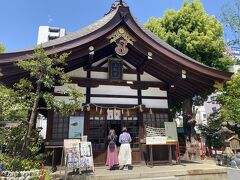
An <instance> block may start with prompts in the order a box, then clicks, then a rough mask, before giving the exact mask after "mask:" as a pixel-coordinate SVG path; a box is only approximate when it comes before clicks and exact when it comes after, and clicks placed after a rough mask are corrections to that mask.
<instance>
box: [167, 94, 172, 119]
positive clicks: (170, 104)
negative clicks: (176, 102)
mask: <svg viewBox="0 0 240 180" xmlns="http://www.w3.org/2000/svg"><path fill="white" fill-rule="evenodd" d="M167 99H168V119H170V120H171V121H173V115H172V98H171V97H170V93H169V90H167Z"/></svg>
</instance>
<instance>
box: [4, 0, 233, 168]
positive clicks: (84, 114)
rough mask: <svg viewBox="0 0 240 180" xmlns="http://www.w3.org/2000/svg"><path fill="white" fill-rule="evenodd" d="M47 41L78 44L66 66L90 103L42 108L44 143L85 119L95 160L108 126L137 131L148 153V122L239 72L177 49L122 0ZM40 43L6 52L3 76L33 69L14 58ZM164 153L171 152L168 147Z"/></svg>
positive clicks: (138, 145) (136, 142)
mask: <svg viewBox="0 0 240 180" xmlns="http://www.w3.org/2000/svg"><path fill="white" fill-rule="evenodd" d="M42 46H43V48H44V49H45V50H46V52H47V53H48V54H49V55H51V54H61V53H63V52H71V54H70V55H69V57H68V58H67V59H66V63H67V65H66V67H65V72H66V73H67V74H68V75H69V76H70V78H71V80H72V83H73V84H74V85H75V86H79V87H81V88H82V91H83V92H85V98H84V101H83V105H84V108H83V109H82V110H79V111H78V112H75V113H74V114H73V115H71V116H70V117H60V116H59V115H58V114H57V113H55V112H53V111H52V110H45V112H42V113H43V114H45V115H47V137H46V143H45V144H46V145H47V146H56V147H60V148H61V147H62V145H63V139H68V138H73V137H74V135H76V134H74V132H72V130H73V129H74V127H71V128H70V126H74V123H73V124H72V123H71V121H73V122H74V120H76V119H79V120H80V121H79V122H81V125H82V128H81V130H80V131H79V132H80V135H87V136H88V140H89V141H91V142H92V147H93V154H94V163H96V164H97V163H98V164H104V163H105V159H106V148H107V134H108V131H109V129H111V128H113V129H115V131H116V133H117V135H119V134H120V132H121V128H122V127H123V126H126V127H127V128H128V131H129V132H130V134H131V136H132V139H133V141H132V144H131V147H132V157H133V162H141V161H144V159H145V156H144V155H143V151H144V150H143V149H144V148H143V145H142V142H144V138H145V130H144V127H145V126H146V125H148V126H151V127H159V128H161V127H163V126H164V122H166V121H172V119H171V113H170V112H171V111H170V109H171V107H173V106H174V105H176V104H178V103H181V102H182V101H183V100H185V99H186V98H191V97H193V96H194V95H198V94H201V93H203V92H206V91H208V90H211V89H213V88H214V87H215V86H217V85H219V84H221V83H223V82H224V81H226V80H228V79H229V78H230V77H231V75H232V74H231V73H228V72H222V71H218V70H216V69H213V68H210V67H207V66H205V65H203V64H201V63H199V62H197V61H195V60H194V59H192V58H190V57H188V56H186V55H184V54H183V53H181V52H179V51H178V50H176V49H174V48H173V47H171V46H170V45H168V44H167V43H165V42H164V41H163V40H161V39H160V38H158V37H157V36H156V35H154V34H153V33H151V32H150V31H149V30H147V29H146V28H145V27H144V26H143V25H141V24H140V23H139V22H138V21H137V20H136V19H135V18H134V17H133V16H132V14H131V12H130V10H129V7H128V6H127V4H125V3H124V2H122V1H118V0H117V1H116V2H115V3H113V5H112V7H111V9H110V11H109V12H108V13H106V14H105V15H104V16H103V17H102V18H101V19H100V20H98V21H96V22H95V23H93V24H91V25H89V26H87V27H85V28H83V29H80V30H78V31H76V32H73V33H69V34H67V35H65V36H63V37H60V38H57V39H55V40H50V41H48V42H46V43H44V44H42ZM53 47H54V48H53ZM33 51H34V48H29V49H26V50H23V51H17V52H10V53H2V54H0V81H1V83H3V84H5V85H6V86H12V85H13V84H14V83H16V82H18V81H19V79H20V78H23V77H28V73H27V72H24V71H22V70H20V69H19V68H18V67H17V66H16V65H15V62H16V61H18V60H19V59H20V60H27V59H28V58H29V54H32V53H33ZM65 89H66V86H65V85H64V86H56V87H55V89H54V92H52V93H54V94H55V96H56V98H59V99H62V100H65V101H68V97H67V96H66V95H65V93H64V92H65ZM75 130H76V129H75ZM165 154H166V153H165ZM57 155H59V156H61V153H57ZM160 156H161V157H160V159H164V157H165V155H164V151H163V153H162V155H161V153H160Z"/></svg>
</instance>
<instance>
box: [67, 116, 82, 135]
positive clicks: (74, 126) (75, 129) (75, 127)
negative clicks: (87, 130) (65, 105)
mask: <svg viewBox="0 0 240 180" xmlns="http://www.w3.org/2000/svg"><path fill="white" fill-rule="evenodd" d="M83 129H84V116H70V119H69V134H68V138H72V139H74V138H77V139H79V138H81V137H82V135H83Z"/></svg>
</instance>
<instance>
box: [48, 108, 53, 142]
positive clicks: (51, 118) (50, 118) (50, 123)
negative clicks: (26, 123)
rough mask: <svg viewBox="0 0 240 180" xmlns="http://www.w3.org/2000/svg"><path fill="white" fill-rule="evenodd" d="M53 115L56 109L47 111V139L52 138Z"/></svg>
mask: <svg viewBox="0 0 240 180" xmlns="http://www.w3.org/2000/svg"><path fill="white" fill-rule="evenodd" d="M53 116H54V111H53V110H52V109H49V110H48V113H47V133H46V141H50V140H52V129H53Z"/></svg>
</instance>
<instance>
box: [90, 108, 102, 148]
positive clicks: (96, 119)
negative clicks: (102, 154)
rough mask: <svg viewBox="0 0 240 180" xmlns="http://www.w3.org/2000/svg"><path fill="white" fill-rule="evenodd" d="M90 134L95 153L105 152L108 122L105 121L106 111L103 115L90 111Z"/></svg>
mask: <svg viewBox="0 0 240 180" xmlns="http://www.w3.org/2000/svg"><path fill="white" fill-rule="evenodd" d="M89 123H90V124H89V125H90V126H89V132H88V133H89V134H88V139H89V141H91V142H92V148H93V150H95V151H98V150H104V149H105V148H106V136H107V134H106V133H107V132H106V128H105V127H106V120H105V110H103V113H102V114H99V112H96V111H93V110H91V111H90V118H89Z"/></svg>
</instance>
